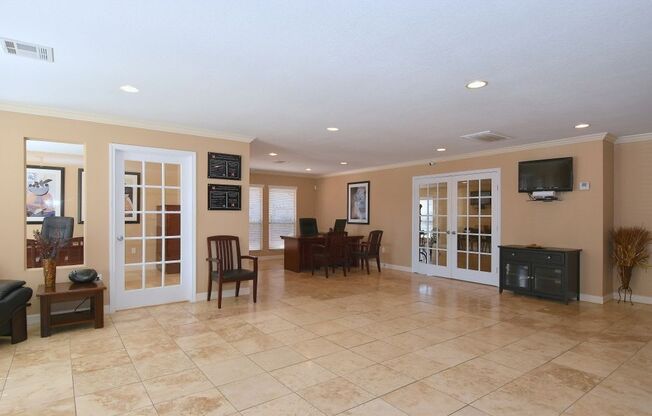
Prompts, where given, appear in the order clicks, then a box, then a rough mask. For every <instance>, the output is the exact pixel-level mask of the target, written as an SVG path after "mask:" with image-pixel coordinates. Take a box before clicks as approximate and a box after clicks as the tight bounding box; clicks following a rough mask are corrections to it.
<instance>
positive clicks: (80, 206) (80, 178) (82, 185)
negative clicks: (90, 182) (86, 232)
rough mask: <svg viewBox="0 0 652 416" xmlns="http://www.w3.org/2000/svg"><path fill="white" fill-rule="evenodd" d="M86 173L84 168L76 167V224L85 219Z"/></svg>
mask: <svg viewBox="0 0 652 416" xmlns="http://www.w3.org/2000/svg"><path fill="white" fill-rule="evenodd" d="M85 191H86V174H85V173H84V168H79V169H77V224H83V223H84V221H86V199H85V198H84V197H85V196H86V195H85V193H86V192H85Z"/></svg>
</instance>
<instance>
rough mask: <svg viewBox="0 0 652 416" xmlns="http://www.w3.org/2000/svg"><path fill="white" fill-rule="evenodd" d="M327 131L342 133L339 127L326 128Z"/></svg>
mask: <svg viewBox="0 0 652 416" xmlns="http://www.w3.org/2000/svg"><path fill="white" fill-rule="evenodd" d="M326 130H328V131H340V129H338V128H337V127H326Z"/></svg>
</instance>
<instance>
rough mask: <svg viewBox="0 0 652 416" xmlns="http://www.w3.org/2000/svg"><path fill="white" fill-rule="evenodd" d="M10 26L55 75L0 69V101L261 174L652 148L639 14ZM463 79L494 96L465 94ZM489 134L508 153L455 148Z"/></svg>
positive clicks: (6, 29)
mask: <svg viewBox="0 0 652 416" xmlns="http://www.w3.org/2000/svg"><path fill="white" fill-rule="evenodd" d="M2 11H3V12H2V14H0V36H2V37H7V38H12V39H17V40H21V41H25V42H33V43H40V44H44V45H46V46H52V47H54V57H55V63H54V64H49V63H44V62H38V61H36V60H30V59H26V58H19V57H13V56H8V55H6V54H4V53H2V54H0V80H1V81H0V82H1V88H0V102H4V103H13V104H20V105H31V106H43V107H49V108H56V109H61V110H66V111H74V112H81V113H90V114H99V115H102V116H106V117H111V118H114V119H123V120H129V121H134V122H143V123H152V124H159V125H174V126H185V127H188V128H191V129H195V130H202V131H212V132H221V133H225V134H230V135H237V136H239V137H241V136H248V137H256V138H257V139H256V140H255V141H254V142H253V146H252V167H253V168H256V169H273V170H284V171H295V172H304V169H305V168H306V167H310V168H312V173H313V174H323V173H333V172H338V171H342V170H350V169H359V168H365V167H370V166H376V165H382V164H387V163H397V162H403V161H409V160H420V159H426V158H429V157H436V156H441V154H438V153H436V152H435V151H434V149H435V148H436V147H446V148H448V151H447V152H446V155H447V156H450V155H454V154H460V153H467V152H472V151H478V150H484V149H493V148H495V147H498V146H513V145H522V144H528V143H533V142H537V141H542V140H552V139H559V138H565V137H570V136H576V135H580V134H589V133H595V132H603V131H609V132H611V133H614V134H616V135H629V134H637V133H644V132H650V131H652V117H651V116H650V114H651V113H650V111H651V109H652V25H651V24H650V22H652V2H651V1H649V0H638V1H637V0H623V1H615V0H574V1H572V0H556V1H552V0H551V1H539V0H503V1H499V0H496V1H486V0H464V1H461V0H460V1H416V0H413V1H399V0H396V1H387V0H372V1H361V0H358V1H350V0H340V1H325V0H314V1H307V0H306V1H302V0H296V1H290V2H288V1H272V0H260V1H244V0H243V1H176V0H147V1H143V0H140V1H133V0H131V1H126V0H112V1H78V0H77V1H62V2H53V1H6V0H5V1H3V2H2ZM473 79H485V80H487V81H489V86H487V87H486V88H484V89H481V90H476V91H470V90H467V89H466V88H464V85H465V83H466V82H467V81H470V80H473ZM123 84H131V85H134V86H136V87H138V88H139V89H140V93H138V94H127V93H124V92H122V91H120V90H119V89H118V87H119V86H120V85H123ZM5 108H7V107H6V106H5ZM579 122H588V123H591V127H590V128H588V129H584V130H581V131H579V130H575V129H574V128H573V126H574V125H575V124H576V123H579ZM329 126H336V127H339V128H340V131H339V132H337V133H330V132H327V131H326V127H329ZM482 130H494V131H497V132H500V133H503V134H506V135H509V136H512V137H513V139H512V140H509V141H506V142H502V143H497V144H494V145H487V144H480V143H473V142H469V141H467V140H464V139H460V138H459V136H460V135H462V134H467V133H472V132H477V131H482ZM272 151H273V152H276V153H279V154H280V156H278V157H277V158H272V157H270V156H267V155H266V154H267V153H268V152H272ZM274 159H280V160H286V161H288V163H286V164H274V163H272V162H273V160H274ZM342 160H345V161H348V162H349V164H348V165H347V166H341V165H339V162H340V161H342Z"/></svg>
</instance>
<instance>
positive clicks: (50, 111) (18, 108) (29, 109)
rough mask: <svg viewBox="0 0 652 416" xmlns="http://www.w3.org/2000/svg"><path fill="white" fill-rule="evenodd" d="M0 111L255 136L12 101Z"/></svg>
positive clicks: (213, 135)
mask: <svg viewBox="0 0 652 416" xmlns="http://www.w3.org/2000/svg"><path fill="white" fill-rule="evenodd" d="M0 111H8V112H13V113H21V114H32V115H37V116H45V117H57V118H65V119H68V120H77V121H88V122H92V123H101V124H110V125H114V126H121V127H133V128H137V129H145V130H155V131H162V132H166V133H177V134H187V135H190V136H200V137H208V138H211V139H221V140H231V141H236V142H244V143H251V142H252V141H254V140H255V139H256V138H255V137H251V136H244V135H238V134H231V133H221V132H217V131H214V130H207V129H197V128H193V127H188V126H181V125H175V124H163V123H152V122H147V121H138V120H130V119H125V118H120V117H111V116H103V115H100V114H93V113H85V112H78V111H69V110H61V109H57V108H52V107H42V106H34V105H24V104H17V103H12V102H0Z"/></svg>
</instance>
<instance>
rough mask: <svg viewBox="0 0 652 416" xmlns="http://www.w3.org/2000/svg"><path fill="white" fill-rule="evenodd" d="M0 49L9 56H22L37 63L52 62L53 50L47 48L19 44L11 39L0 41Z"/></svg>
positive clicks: (19, 42) (31, 44) (25, 43)
mask: <svg viewBox="0 0 652 416" xmlns="http://www.w3.org/2000/svg"><path fill="white" fill-rule="evenodd" d="M0 40H1V41H2V49H3V50H4V51H5V52H6V53H8V54H9V55H17V56H24V57H25V58H32V59H37V60H39V61H45V62H54V50H53V49H52V48H50V47H48V46H41V45H36V44H33V43H27V42H21V41H17V40H12V39H0Z"/></svg>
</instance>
